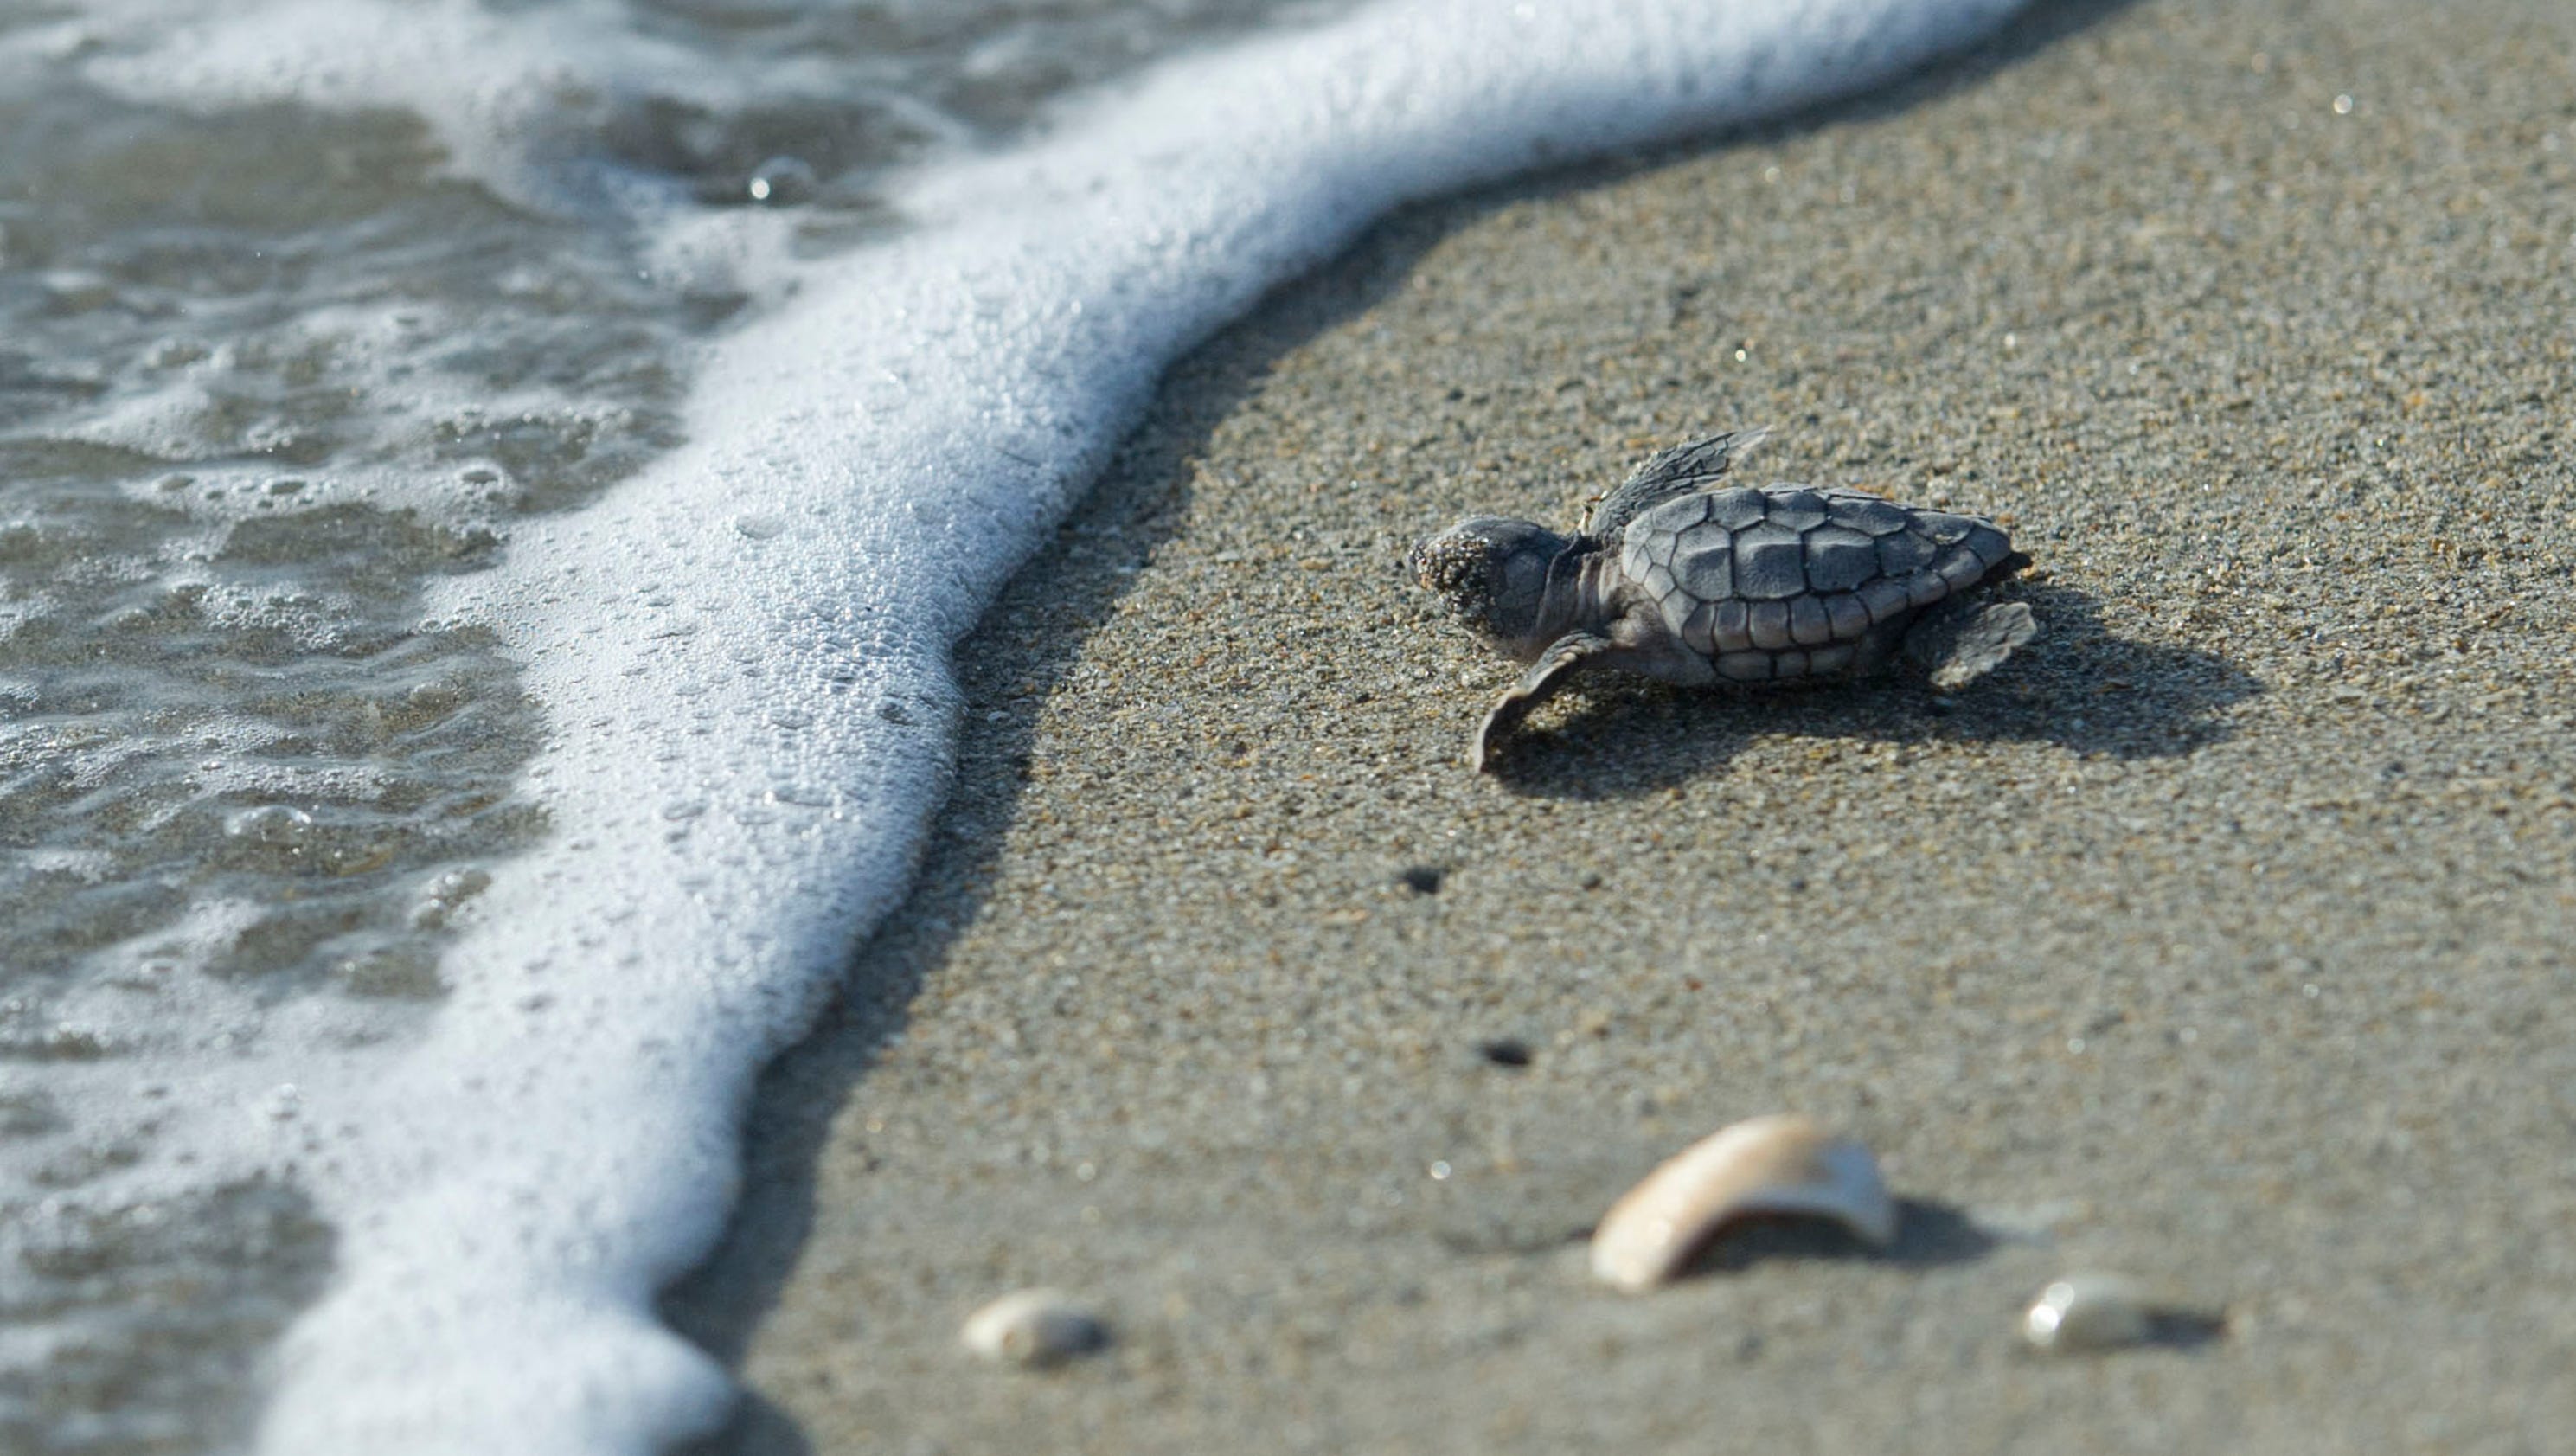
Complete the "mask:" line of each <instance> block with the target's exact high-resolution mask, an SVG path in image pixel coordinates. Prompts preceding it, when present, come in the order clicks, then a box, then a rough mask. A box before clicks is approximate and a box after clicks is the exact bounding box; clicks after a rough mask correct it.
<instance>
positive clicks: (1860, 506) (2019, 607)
mask: <svg viewBox="0 0 2576 1456" xmlns="http://www.w3.org/2000/svg"><path fill="white" fill-rule="evenodd" d="M1765 433H1766V432H1765V431H1761V430H1741V431H1736V432H1734V433H1731V434H1724V435H1716V436H1712V437H1711V438H1709V439H1705V440H1701V441H1698V442H1696V443H1694V444H1689V445H1682V446H1678V447H1676V448H1674V449H1670V450H1666V451H1664V452H1663V453H1662V454H1660V455H1657V456H1655V457H1654V458H1653V459H1651V460H1648V461H1647V462H1646V463H1645V464H1643V465H1641V466H1639V467H1638V468H1637V471H1636V473H1635V474H1634V475H1631V476H1629V477H1628V479H1627V481H1626V483H1624V484H1622V485H1621V486H1620V487H1619V488H1618V489H1617V490H1614V491H1612V492H1610V494H1609V495H1608V496H1607V497H1604V498H1603V499H1602V500H1601V502H1600V504H1599V507H1598V509H1597V510H1596V511H1595V512H1594V513H1593V516H1592V518H1591V519H1590V520H1589V521H1587V522H1586V524H1585V527H1584V529H1582V530H1580V531H1577V532H1575V533H1574V534H1572V535H1570V536H1561V535H1558V534H1557V533H1555V532H1553V531H1550V530H1548V529H1547V528H1546V527H1544V526H1539V525H1536V524H1534V523H1532V522H1529V521H1515V520H1508V519H1505V518H1503V517H1500V516H1474V517H1470V518H1469V519H1467V520H1464V521H1461V522H1459V523H1458V524H1457V525H1454V526H1452V527H1450V528H1449V529H1448V530H1446V531H1443V532H1441V533H1440V534H1439V535H1437V536H1433V537H1430V538H1428V539H1426V540H1424V541H1422V542H1421V543H1420V544H1418V545H1416V546H1415V547H1414V548H1413V552H1412V556H1411V558H1410V564H1411V566H1412V568H1413V574H1414V577H1415V579H1416V580H1418V581H1420V582H1421V584H1422V585H1423V586H1425V587H1427V588H1429V589H1430V590H1432V591H1434V592H1437V593H1439V594H1440V595H1441V596H1442V597H1443V598H1445V599H1446V601H1447V604H1448V606H1449V608H1450V609H1451V610H1452V611H1453V612H1455V613H1456V614H1457V615H1458V616H1459V617H1460V618H1461V619H1462V620H1463V621H1464V622H1465V623H1466V624H1467V625H1468V626H1469V627H1470V628H1472V629H1473V630H1475V631H1476V633H1477V634H1478V635H1480V636H1482V637H1484V638H1485V639H1486V640H1487V641H1488V642H1490V643H1492V644H1493V645H1494V646H1495V647H1497V648H1499V649H1500V650H1501V651H1503V652H1504V653H1506V654H1507V655H1509V656H1510V657H1512V658H1513V659H1515V660H1517V661H1519V662H1522V663H1525V664H1527V665H1528V667H1529V671H1528V672H1527V673H1526V674H1524V675H1523V676H1522V678H1521V680H1520V681H1519V682H1518V683H1517V684H1515V685H1513V686H1512V688H1511V689H1510V690H1509V691H1507V692H1505V693H1504V694H1503V695H1502V697H1501V698H1500V699H1498V700H1497V701H1496V702H1495V704H1494V706H1493V710H1492V711H1491V712H1489V713H1487V714H1486V715H1485V721H1484V723H1483V724H1482V725H1481V726H1480V727H1478V728H1477V730H1476V737H1475V740H1474V742H1473V744H1472V745H1471V746H1470V749H1469V752H1468V762H1469V763H1471V764H1472V765H1474V766H1475V767H1476V768H1477V769H1478V770H1480V771H1481V770H1482V769H1483V768H1484V767H1485V764H1486V762H1487V760H1488V758H1489V757H1490V755H1491V754H1492V752H1493V749H1494V746H1495V742H1496V738H1497V735H1499V734H1500V733H1502V732H1503V731H1505V730H1507V729H1508V728H1510V727H1511V726H1512V725H1513V724H1514V723H1516V722H1518V721H1519V720H1520V718H1521V717H1522V716H1523V715H1524V714H1526V713H1527V712H1528V711H1529V710H1530V709H1531V708H1532V707H1533V706H1535V705H1536V704H1537V703H1538V702H1539V701H1540V700H1542V699H1544V698H1545V697H1546V696H1547V695H1548V694H1550V693H1552V692H1554V691H1556V690H1557V689H1558V688H1560V687H1563V686H1564V685H1565V683H1566V682H1567V680H1568V679H1570V678H1571V677H1572V676H1573V675H1574V674H1575V672H1576V671H1578V670H1580V669H1585V668H1592V667H1615V668H1624V669H1626V670H1627V671H1629V672H1634V673H1640V674H1643V675H1644V676H1647V677H1652V678H1660V679H1662V680H1664V681H1666V682H1674V683H1684V684H1691V685H1699V684H1711V683H1722V684H1727V685H1752V684H1760V683H1784V682H1798V681H1812V680H1815V679H1820V678H1831V677H1850V676H1854V675H1857V674H1860V673H1865V672H1869V671H1872V670H1874V669H1876V668H1878V667H1879V666H1881V665H1882V664H1884V663H1886V662H1887V661H1888V660H1889V659H1890V658H1891V657H1894V656H1896V655H1898V654H1899V653H1902V655H1903V656H1904V657H1906V658H1907V659H1909V660H1911V661H1913V662H1915V663H1917V664H1918V665H1920V666H1922V667H1923V668H1925V669H1927V670H1929V672H1930V674H1931V678H1932V684H1933V686H1934V687H1936V688H1939V689H1941V690H1943V691H1948V690H1950V689H1954V688H1958V687H1962V686H1964V685H1966V684H1967V683H1969V682H1972V681H1974V680H1976V679H1977V678H1980V677H1983V676H1984V675H1985V674H1986V673H1988V672H1991V671H1992V670H1994V668H1995V667H1996V666H1997V665H1998V664H2000V663H2001V662H2002V661H2003V660H2004V659H2005V658H2007V657H2009V656H2011V655H2012V652H2013V649H2014V648H2016V647H2019V646H2021V645H2022V644H2023V643H2026V642H2028V641H2029V640H2030V639H2031V638H2032V637H2033V636H2035V635H2037V633H2038V624H2037V623H2036V622H2035V621H2033V620H2032V618H2031V614H2030V608H2029V607H2027V606H2025V605H2023V604H2022V603H2020V602H2000V603H1995V602H1989V603H1979V602H1975V601H1973V600H1972V599H1970V598H1969V597H1968V596H1967V595H1966V594H1967V593H1969V592H1971V591H1972V590H1974V589H1975V588H1978V587H1982V586H1988V585H1992V584H1993V583H1996V582H2000V581H2002V580H2004V579H2006V578H2008V577H2010V576H2011V575H2012V574H2013V573H2014V572H2016V571H2019V570H2020V569H2021V568H2023V567H2024V566H2027V565H2029V564H2030V559H2029V558H2028V557H2026V556H2022V555H2020V554H2018V553H2016V552H2015V551H2014V550H2013V549H2012V542H2011V541H2010V540H2008V539H2006V537H2005V536H2004V533H2003V530H2002V528H2001V527H1998V526H1997V525H1996V524H1995V523H1994V522H1992V521H1990V520H1987V519H1986V518H1984V517H1983V516H1970V515H1955V514H1952V513H1950V512H1947V511H1936V510H1926V509H1923V508H1920V507H1916V506H1903V505H1898V504H1897V503H1895V502H1894V501H1891V500H1887V499H1885V498H1884V497H1881V496H1876V495H1871V494H1869V493H1867V492H1865V491H1858V490H1843V489H1835V488H1832V487H1825V488H1816V487H1810V486H1803V485H1766V486H1740V485H1734V484H1731V483H1728V482H1727V481H1726V479H1725V477H1726V475H1727V473H1728V471H1729V470H1730V469H1731V468H1732V467H1733V466H1734V465H1735V463H1736V462H1737V461H1738V460H1740V459H1741V458H1742V457H1743V456H1744V454H1745V452H1746V451H1748V450H1750V449H1751V448H1752V447H1753V446H1754V445H1756V444H1758V443H1759V442H1760V441H1761V440H1762V438H1763V436H1764V434H1765Z"/></svg>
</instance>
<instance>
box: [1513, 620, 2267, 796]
mask: <svg viewBox="0 0 2576 1456" xmlns="http://www.w3.org/2000/svg"><path fill="white" fill-rule="evenodd" d="M1998 595H1999V597H2000V598H2001V599H2003V600H2017V601H2024V602H2028V603H2029V604H2030V608H2031V611H2032V612H2033V613H2034V614H2035V615H2036V616H2037V617H2038V618H2039V623H2040V635H2039V638H2038V640H2037V641H2035V642H2033V643H2031V644H2030V645H2029V646H2028V647H2025V648H2023V649H2022V650H2021V652H2020V653H2019V654H2017V655H2016V656H2015V657H2014V658H2013V660H2012V661H2010V662H2008V663H2006V664H2004V666H2003V667H2002V668H2000V669H1998V670H1997V671H1996V672H1995V673H1994V674H1993V675H1992V676H1991V677H1988V678H1987V679H1985V680H1984V681H1982V682H1979V683H1976V684H1974V685H1972V686H1970V687H1968V688H1966V689H1963V690H1962V691H1961V692H1959V693H1958V694H1957V695H1956V696H1955V697H1945V696H1942V695H1940V694H1936V693H1935V692H1933V691H1932V689H1931V688H1930V687H1929V686H1927V685H1926V684H1925V683H1924V682H1923V681H1922V679H1921V678H1920V677H1915V676H1908V675H1905V674H1902V673H1898V672H1890V673H1887V674H1884V675H1881V676H1876V677H1871V678H1867V679H1863V680H1861V681H1857V682H1849V683H1830V684H1826V685H1823V686H1819V687H1815V688H1808V689H1786V690H1780V691H1776V692H1768V693H1762V692H1743V693H1728V692H1724V691H1717V690H1698V689H1689V688H1675V687H1669V686H1666V685H1664V684H1660V683H1651V682H1646V681H1644V680H1642V679H1635V678H1628V679H1616V680H1614V679H1608V678H1604V679H1601V680H1599V681H1598V683H1597V684H1586V685H1585V686H1584V687H1583V688H1581V689H1578V690H1576V691H1575V692H1573V693H1570V694H1568V695H1567V699H1568V706H1564V707H1554V708H1553V709H1552V710H1542V711H1541V712H1540V713H1538V714H1535V715H1533V718H1532V721H1531V722H1530V723H1525V724H1523V725H1522V727H1521V728H1520V730H1519V731H1518V732H1517V733H1516V734H1515V735H1514V736H1513V737H1512V739H1511V740H1510V741H1509V742H1508V743H1507V744H1506V745H1505V746H1504V748H1503V751H1502V753H1501V754H1500V755H1499V756H1498V757H1497V759H1496V761H1495V764H1494V770H1493V771H1494V775H1495V777H1496V778H1497V779H1499V780H1500V781H1501V782H1502V783H1503V785H1504V786H1505V787H1506V788H1508V789H1510V790H1511V791H1512V792H1514V793H1518V794H1525V795H1531V796H1534V797H1540V798H1576V799H1600V798H1624V797H1628V796H1631V795H1635V794H1644V793H1651V792H1654V791H1656V790H1659V789H1667V788H1670V787H1672V786H1673V785H1675V784H1678V783H1681V782H1683V781H1685V780H1689V779H1696V778H1702V777H1707V776H1710V775H1714V774H1721V773H1723V772H1724V771H1725V768H1726V765H1727V763H1728V762H1729V761H1730V760H1731V759H1733V757H1734V756H1735V754H1736V752H1737V751H1738V750H1739V749H1741V748H1742V747H1743V746H1744V745H1745V744H1746V743H1748V742H1750V741H1751V740H1752V739H1753V737H1754V736H1755V735H1756V734H1764V733H1791V734H1797V735H1800V736H1804V737H1815V738H1850V737H1864V738H1873V739H1878V740H1880V741H1884V742H1898V743H1938V742H1945V741H1952V740H1971V741H1976V740H1986V741H2026V742H2044V743H2053V744H2056V745H2058V746H2059V747H2061V748H2065V749H2068V750H2071V751H2073V752H2076V753H2081V754H2086V755H2096V754H2098V755H2102V756H2105V757H2110V758H2119V759H2142V758H2172V757H2176V756H2179V755H2181V754H2185V753H2189V752H2191V751H2193V750H2194V749H2197V748H2200V747H2202V746H2204V745H2206V744H2210V743H2216V742H2220V741H2223V740H2224V739H2226V738H2227V737H2228V736H2229V735H2230V733H2231V732H2232V731H2233V729H2232V728H2231V726H2230V725H2229V724H2228V722H2227V720H2226V719H2225V717H2224V716H2223V715H2222V711H2221V710H2223V709H2225V708H2226V707H2228V706H2229V705H2230V704H2233V703H2237V702H2240V701H2242V700H2244V699H2245V698H2248V697H2251V696H2253V695H2254V694H2256V693H2258V692H2260V691H2262V684H2261V682H2260V681H2259V680H2257V679H2256V678H2255V677H2254V676H2253V674H2251V673H2248V672H2246V671H2245V670H2244V669H2242V668H2239V667H2237V666H2235V665H2234V664H2232V663H2229V662H2228V661H2227V660H2226V659H2224V658H2221V657H2218V656H2215V655H2213V654H2211V653H2207V652H2201V651H2197V650H2194V649H2192V648H2188V647H2175V646H2170V645H2167V644H2164V643H2155V642H2142V641H2139V640H2137V639H2135V638H2131V637H2123V636H2121V635H2119V634H2118V633H2116V632H2114V631H2112V630H2111V629H2110V628H2109V627H2107V626H2105V625H2104V623H2103V620H2102V606H2101V603H2100V601H2099V600H2098V599H2096V598H2095V597H2093V596H2092V595H2091V594H2090V593H2087V592H2084V591H2081V590H2078V589H2076V588H2074V587H2070V586H2065V585H2062V584H2059V583H2055V582H2016V583H2013V584H2011V585H2010V586H2007V587H2006V588H2005V589H2004V590H2003V591H2002V592H2001V593H1999V594H1998Z"/></svg>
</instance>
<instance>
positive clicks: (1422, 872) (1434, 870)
mask: <svg viewBox="0 0 2576 1456" xmlns="http://www.w3.org/2000/svg"><path fill="white" fill-rule="evenodd" d="M1447 878H1449V871H1448V869H1447V868H1446V867H1444V866H1441V865H1411V866H1408V867H1406V869H1405V871H1404V873H1402V874H1400V875H1397V876H1396V879H1398V880H1399V881H1401V882H1403V885H1404V887H1405V888H1406V889H1408V890H1411V891H1412V892H1413V893H1415V894H1417V895H1437V894H1439V893H1440V882H1441V881H1442V880H1445V879H1447Z"/></svg>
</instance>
